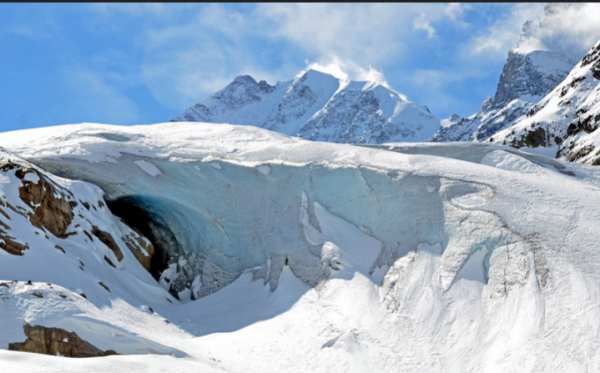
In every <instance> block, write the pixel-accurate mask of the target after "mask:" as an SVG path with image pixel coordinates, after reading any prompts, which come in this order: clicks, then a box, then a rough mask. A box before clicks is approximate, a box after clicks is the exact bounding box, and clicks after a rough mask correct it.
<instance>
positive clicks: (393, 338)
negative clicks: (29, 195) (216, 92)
mask: <svg viewBox="0 0 600 373" xmlns="http://www.w3.org/2000/svg"><path fill="white" fill-rule="evenodd" d="M0 146H2V147H4V148H5V149H6V152H5V153H3V155H2V157H3V158H2V159H8V158H11V159H12V160H15V161H17V162H21V163H23V164H28V163H27V161H28V162H32V163H33V164H35V165H36V166H38V167H41V168H42V169H43V170H45V171H43V170H40V174H41V175H45V177H46V179H48V180H54V182H55V183H57V184H60V185H62V186H63V187H64V188H67V189H68V190H69V191H71V193H73V196H74V199H75V198H76V199H77V200H80V201H82V202H86V201H89V202H90V203H91V202H94V203H93V205H94V207H95V209H94V208H91V209H87V208H85V207H82V206H84V205H83V204H82V203H78V205H77V207H76V208H74V209H75V211H74V218H73V220H72V222H70V224H69V226H68V227H67V231H68V232H70V231H72V230H75V229H76V228H75V226H76V225H79V227H78V228H77V229H81V231H79V232H80V233H81V234H77V235H73V236H68V237H66V238H60V237H56V236H54V235H51V234H48V233H47V232H45V231H44V230H40V229H38V228H36V227H34V226H33V225H32V224H33V223H31V221H32V218H30V217H28V215H27V212H28V211H32V209H33V208H34V207H31V206H30V205H26V204H25V205H24V204H23V202H22V201H21V199H20V197H19V194H18V192H17V189H16V188H17V186H19V185H25V184H26V183H32V182H35V181H36V179H35V177H34V176H33V175H32V176H28V177H27V178H25V177H24V178H23V179H22V180H21V179H19V178H18V177H17V176H16V173H15V172H16V171H15V170H8V171H3V172H0V196H4V197H6V198H4V197H0V198H4V200H6V201H8V202H10V203H11V204H12V205H17V204H20V206H21V208H22V210H23V213H24V214H22V215H20V214H17V213H16V212H14V211H13V210H11V209H4V208H3V211H7V213H8V216H9V218H10V219H8V218H6V216H4V215H3V214H0V222H2V223H3V224H6V225H8V226H10V228H11V229H10V230H6V232H8V233H10V234H11V235H12V236H13V237H15V238H16V239H18V240H19V241H20V242H22V243H27V244H28V245H29V249H27V250H25V251H24V254H23V255H22V256H20V255H13V254H10V253H8V252H7V251H5V250H0V279H1V280H6V281H0V282H6V283H7V285H6V286H0V293H2V295H0V314H1V315H2V320H3V332H2V333H1V334H0V366H2V368H3V370H5V369H6V371H11V372H13V371H14V372H31V371H40V369H43V370H44V371H48V372H62V371H65V370H70V371H95V372H115V371H122V372H137V371H139V372H147V371H149V372H189V371H199V372H281V371H286V372H371V371H376V372H397V371H406V372H424V371H426V372H481V371H484V372H548V371H566V370H569V371H571V372H590V371H597V370H598V369H600V358H599V357H598V354H597V353H596V352H597V351H598V349H599V348H600V339H599V332H600V310H599V308H598V304H600V303H599V296H600V253H599V251H598V249H597V247H598V242H600V231H598V229H597V225H598V219H599V218H600V216H599V215H598V209H597V206H598V205H600V193H599V191H600V190H599V188H598V185H599V184H598V183H599V181H600V174H598V171H597V169H596V168H594V167H591V166H587V165H581V164H574V163H568V162H565V161H561V160H554V159H550V158H546V157H543V156H540V155H532V154H527V153H523V152H520V151H518V150H515V149H513V148H509V147H507V146H502V145H497V144H489V143H447V144H434V143H428V144H407V143H398V144H385V145H362V146H357V145H342V144H331V143H323V142H311V141H306V140H302V139H298V138H292V137H288V136H285V135H282V134H278V133H275V132H271V131H268V130H264V129H260V128H254V127H250V126H236V125H227V124H211V123H185V122H178V123H163V124H156V125H150V126H134V127H120V126H109V125H100V124H80V125H66V126H59V127H51V128H39V129H34V130H25V131H16V132H10V133H3V134H2V135H1V136H0ZM11 153H13V154H16V156H15V155H13V154H11ZM24 159H26V160H27V161H25V160H24ZM49 172H52V173H53V174H54V175H58V176H54V175H52V174H50V173H49ZM26 175H27V174H26ZM71 180H80V181H71ZM38 181H39V180H38ZM65 198H66V197H65ZM98 201H105V202H106V204H108V205H109V206H111V209H112V211H113V212H115V213H117V212H118V213H119V214H122V216H123V219H124V220H125V222H128V220H127V219H128V218H131V216H132V215H131V214H134V212H135V213H136V214H137V215H135V214H134V215H135V216H136V217H137V218H138V219H140V221H143V222H145V223H146V224H147V225H146V226H144V227H140V229H139V230H137V231H136V232H140V231H141V232H142V233H145V232H146V231H144V229H146V228H147V229H148V230H147V232H150V233H151V235H152V237H151V241H152V242H153V243H154V244H155V249H156V253H155V254H154V255H155V256H156V255H162V258H163V259H164V262H162V263H159V264H161V265H163V267H161V268H162V269H161V271H160V273H148V271H146V269H145V268H144V267H143V266H142V265H141V264H140V261H138V260H136V257H134V255H133V254H132V251H130V250H129V249H128V246H127V245H126V244H125V242H124V241H123V240H121V237H126V234H130V232H134V231H132V230H131V229H130V228H129V227H127V226H126V225H125V224H124V223H123V221H122V220H120V219H119V218H117V217H116V216H114V215H113V214H111V213H110V212H109V211H108V210H107V209H106V207H104V208H98V206H99V204H98ZM15 210H18V211H21V209H18V208H16V207H15ZM78 214H81V217H80V216H79V215H78ZM128 214H129V215H128ZM18 219H20V220H18ZM17 221H18V223H16V222H17ZM15 223H16V224H15ZM92 225H97V226H99V227H100V229H101V230H102V231H105V232H109V233H111V234H112V236H113V237H114V238H115V241H116V242H117V245H118V246H119V247H120V248H121V252H122V254H123V259H122V260H121V261H118V260H117V258H114V257H112V256H111V257H110V258H112V259H113V260H112V261H113V262H116V263H113V265H115V267H113V266H111V265H109V264H108V262H107V261H106V260H105V259H103V256H104V255H107V256H110V255H112V254H113V253H112V252H111V250H110V249H109V248H107V247H106V245H103V244H102V243H101V242H99V241H98V240H94V241H90V240H89V239H87V235H86V234H85V232H83V230H86V231H89V230H91V229H93V228H92ZM0 226H2V225H1V224H0ZM36 230H37V231H39V232H38V233H39V234H36ZM136 232H134V234H138V233H136ZM45 234H47V235H48V237H49V238H48V239H46V238H45ZM88 241H89V242H88ZM0 242H1V241H0ZM54 245H60V246H61V247H62V248H63V249H64V251H65V252H66V253H64V254H63V253H62V252H61V251H60V250H57V249H56V248H54ZM153 258H154V257H153ZM79 260H81V262H83V263H85V267H84V269H83V270H82V269H80V268H79V266H80V264H79V263H78V261H79ZM142 260H143V258H142ZM153 263H154V262H153ZM152 265H154V264H152ZM150 272H152V268H151V270H150ZM152 275H155V278H152ZM155 279H156V280H155ZM12 280H18V282H16V283H14V282H11V281H12ZM28 280H32V283H31V285H28V284H27V283H26V281H28ZM157 280H158V281H157ZM99 282H102V283H103V284H104V285H106V286H107V287H108V288H110V292H109V291H107V290H106V289H105V288H103V287H102V286H100V285H99V284H98V283H99ZM33 293H39V294H40V295H42V297H38V296H37V295H34V294H33ZM79 293H85V294H86V298H83V297H82V296H81V295H79ZM60 294H63V295H64V296H65V298H63V297H62V296H60ZM25 321H26V322H28V323H30V324H31V325H43V326H47V327H50V326H53V327H59V328H63V329H65V330H67V331H75V332H77V334H78V335H79V336H80V337H81V338H83V339H84V340H87V341H88V342H90V343H92V344H93V345H95V346H96V347H98V348H100V349H101V350H108V349H112V350H114V351H116V352H117V353H119V354H120V355H116V356H107V357H96V358H87V359H68V358H65V357H55V356H46V355H38V354H29V353H24V352H14V351H6V348H7V345H8V343H12V342H22V341H23V340H25V335H24V334H23V332H22V330H23V329H22V325H23V322H25ZM5 331H7V332H5ZM141 354H143V356H142V355H141ZM42 367H43V368H42Z"/></svg>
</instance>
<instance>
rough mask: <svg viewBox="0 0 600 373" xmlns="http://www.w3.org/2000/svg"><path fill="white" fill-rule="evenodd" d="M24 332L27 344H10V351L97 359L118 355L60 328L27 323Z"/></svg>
mask: <svg viewBox="0 0 600 373" xmlns="http://www.w3.org/2000/svg"><path fill="white" fill-rule="evenodd" d="M23 331H24V332H25V335H26V336H27V339H26V340H25V342H16V343H9V344H8V349H9V350H11V351H23V352H33V353H37V354H45V355H54V356H56V355H57V353H59V354H61V355H62V356H65V357H97V356H108V355H116V354H117V353H116V352H114V351H113V350H108V351H102V350H100V349H99V348H97V347H96V346H94V345H92V344H91V343H89V342H86V341H84V340H83V339H81V338H79V336H78V335H77V334H76V333H74V332H68V331H66V330H64V329H60V328H46V327H45V326H40V325H38V326H31V325H29V324H28V323H25V324H24V325H23Z"/></svg>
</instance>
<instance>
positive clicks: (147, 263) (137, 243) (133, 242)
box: [122, 232, 154, 272]
mask: <svg viewBox="0 0 600 373" xmlns="http://www.w3.org/2000/svg"><path fill="white" fill-rule="evenodd" d="M122 238H123V241H124V242H125V244H126V245H127V247H128V248H129V250H130V251H131V252H132V253H133V255H134V256H135V258H136V259H137V260H138V261H139V262H140V263H141V264H142V266H143V267H144V268H146V270H147V271H148V272H150V267H151V262H152V256H153V255H154V246H153V245H152V244H151V243H150V242H149V241H148V240H146V239H144V238H143V237H142V236H141V235H136V234H134V233H133V232H132V233H131V234H130V235H129V236H125V237H122Z"/></svg>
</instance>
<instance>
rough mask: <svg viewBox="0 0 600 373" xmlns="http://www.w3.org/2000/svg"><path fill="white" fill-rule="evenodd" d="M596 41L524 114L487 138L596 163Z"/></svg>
mask: <svg viewBox="0 0 600 373" xmlns="http://www.w3.org/2000/svg"><path fill="white" fill-rule="evenodd" d="M599 97H600V42H599V43H597V44H596V45H595V46H594V47H593V48H592V49H591V50H590V51H589V52H588V53H587V54H586V55H585V57H583V59H582V60H581V62H579V63H578V64H577V65H576V66H575V68H573V70H572V71H571V72H570V73H569V75H568V76H567V78H566V79H565V80H564V81H563V82H562V83H560V84H559V85H558V86H557V87H555V88H554V89H553V90H552V91H551V92H550V93H549V94H548V95H547V96H546V97H544V98H543V99H542V100H541V101H540V102H538V103H537V104H536V105H534V106H533V107H532V108H531V109H530V111H529V112H528V114H527V115H526V116H525V117H523V118H521V119H520V120H519V121H518V122H516V123H515V124H514V125H512V126H511V127H510V128H507V129H505V130H503V131H501V132H499V133H497V134H496V135H494V136H493V137H491V138H490V139H489V141H490V142H497V143H502V144H506V145H511V146H514V147H517V148H521V147H527V148H534V149H536V150H537V151H539V152H542V153H545V154H547V155H549V156H555V157H556V158H561V159H565V160H568V161H571V162H581V163H587V164H592V165H598V164H600V152H599V151H597V150H596V148H597V147H598V145H599V144H600V139H598V132H597V131H596V129H597V128H598V126H599V125H600V104H599V102H600V98H599Z"/></svg>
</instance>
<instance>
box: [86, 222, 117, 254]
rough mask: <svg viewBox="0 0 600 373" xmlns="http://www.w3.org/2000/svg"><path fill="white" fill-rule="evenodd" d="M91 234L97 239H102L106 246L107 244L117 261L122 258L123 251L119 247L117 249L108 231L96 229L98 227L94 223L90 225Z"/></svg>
mask: <svg viewBox="0 0 600 373" xmlns="http://www.w3.org/2000/svg"><path fill="white" fill-rule="evenodd" d="M92 234H93V235H94V236H96V237H98V239H99V240H100V241H102V243H103V244H105V245H106V246H108V248H109V249H111V250H112V252H113V253H114V254H115V256H116V257H117V260H118V261H119V262H120V261H121V260H122V259H123V252H121V249H119V246H118V245H117V243H116V242H115V240H114V238H112V236H111V235H110V233H108V232H104V231H101V230H100V229H98V227H96V226H95V225H94V226H92Z"/></svg>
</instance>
